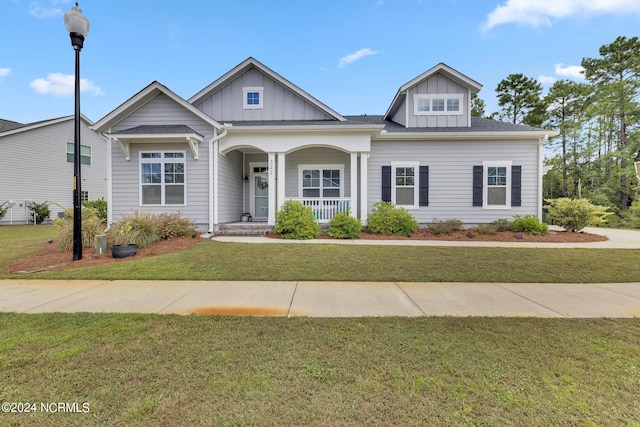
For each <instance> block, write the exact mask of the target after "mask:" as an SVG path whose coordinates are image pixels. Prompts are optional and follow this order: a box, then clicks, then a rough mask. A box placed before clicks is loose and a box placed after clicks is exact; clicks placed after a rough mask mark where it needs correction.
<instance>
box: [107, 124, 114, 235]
mask: <svg viewBox="0 0 640 427" xmlns="http://www.w3.org/2000/svg"><path fill="white" fill-rule="evenodd" d="M112 144H113V142H112V141H111V137H109V136H107V228H110V227H111V222H112V221H113V154H112V152H111V150H112V148H113V147H112Z"/></svg>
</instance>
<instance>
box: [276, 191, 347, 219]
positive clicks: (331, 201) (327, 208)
mask: <svg viewBox="0 0 640 427" xmlns="http://www.w3.org/2000/svg"><path fill="white" fill-rule="evenodd" d="M285 200H292V201H295V202H300V203H302V204H303V205H305V206H308V207H310V208H311V210H312V211H313V214H314V216H315V217H316V220H317V221H318V223H320V224H323V223H328V222H330V221H331V220H332V219H333V218H334V217H335V216H336V214H338V213H340V212H347V211H349V209H350V207H351V198H349V197H332V198H322V199H321V198H315V197H308V198H305V197H288V198H286V199H285ZM354 216H355V215H354Z"/></svg>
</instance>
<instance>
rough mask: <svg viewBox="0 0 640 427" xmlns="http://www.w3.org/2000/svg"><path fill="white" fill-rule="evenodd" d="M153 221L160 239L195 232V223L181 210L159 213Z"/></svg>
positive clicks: (188, 234)
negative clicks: (184, 215) (183, 214)
mask: <svg viewBox="0 0 640 427" xmlns="http://www.w3.org/2000/svg"><path fill="white" fill-rule="evenodd" d="M153 221H154V223H155V225H156V227H157V228H158V232H159V234H160V238H161V239H173V238H174V237H188V236H192V235H193V234H195V233H196V225H195V224H194V222H193V221H191V220H190V219H189V218H185V217H183V216H182V213H181V212H170V213H161V214H159V215H155V216H154V218H153Z"/></svg>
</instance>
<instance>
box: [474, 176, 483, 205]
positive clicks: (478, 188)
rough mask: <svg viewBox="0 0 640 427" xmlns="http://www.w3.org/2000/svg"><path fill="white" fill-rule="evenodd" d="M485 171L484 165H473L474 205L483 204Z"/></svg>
mask: <svg viewBox="0 0 640 427" xmlns="http://www.w3.org/2000/svg"><path fill="white" fill-rule="evenodd" d="M483 171H484V168H483V167H482V166H474V167H473V206H482V186H483V177H482V175H483V173H484V172H483Z"/></svg>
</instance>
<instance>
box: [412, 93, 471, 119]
mask: <svg viewBox="0 0 640 427" xmlns="http://www.w3.org/2000/svg"><path fill="white" fill-rule="evenodd" d="M434 99H441V100H443V101H444V110H443V111H433V100H434ZM419 100H428V101H429V111H421V110H420V109H418V104H419V102H418V101H419ZM449 100H457V101H458V110H457V111H448V110H447V105H448V101H449ZM463 101H464V95H463V94H461V93H460V94H435V95H426V94H415V95H413V114H414V115H416V116H442V115H447V116H461V115H462V114H464V111H463V110H464V107H463V105H464V104H463Z"/></svg>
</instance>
